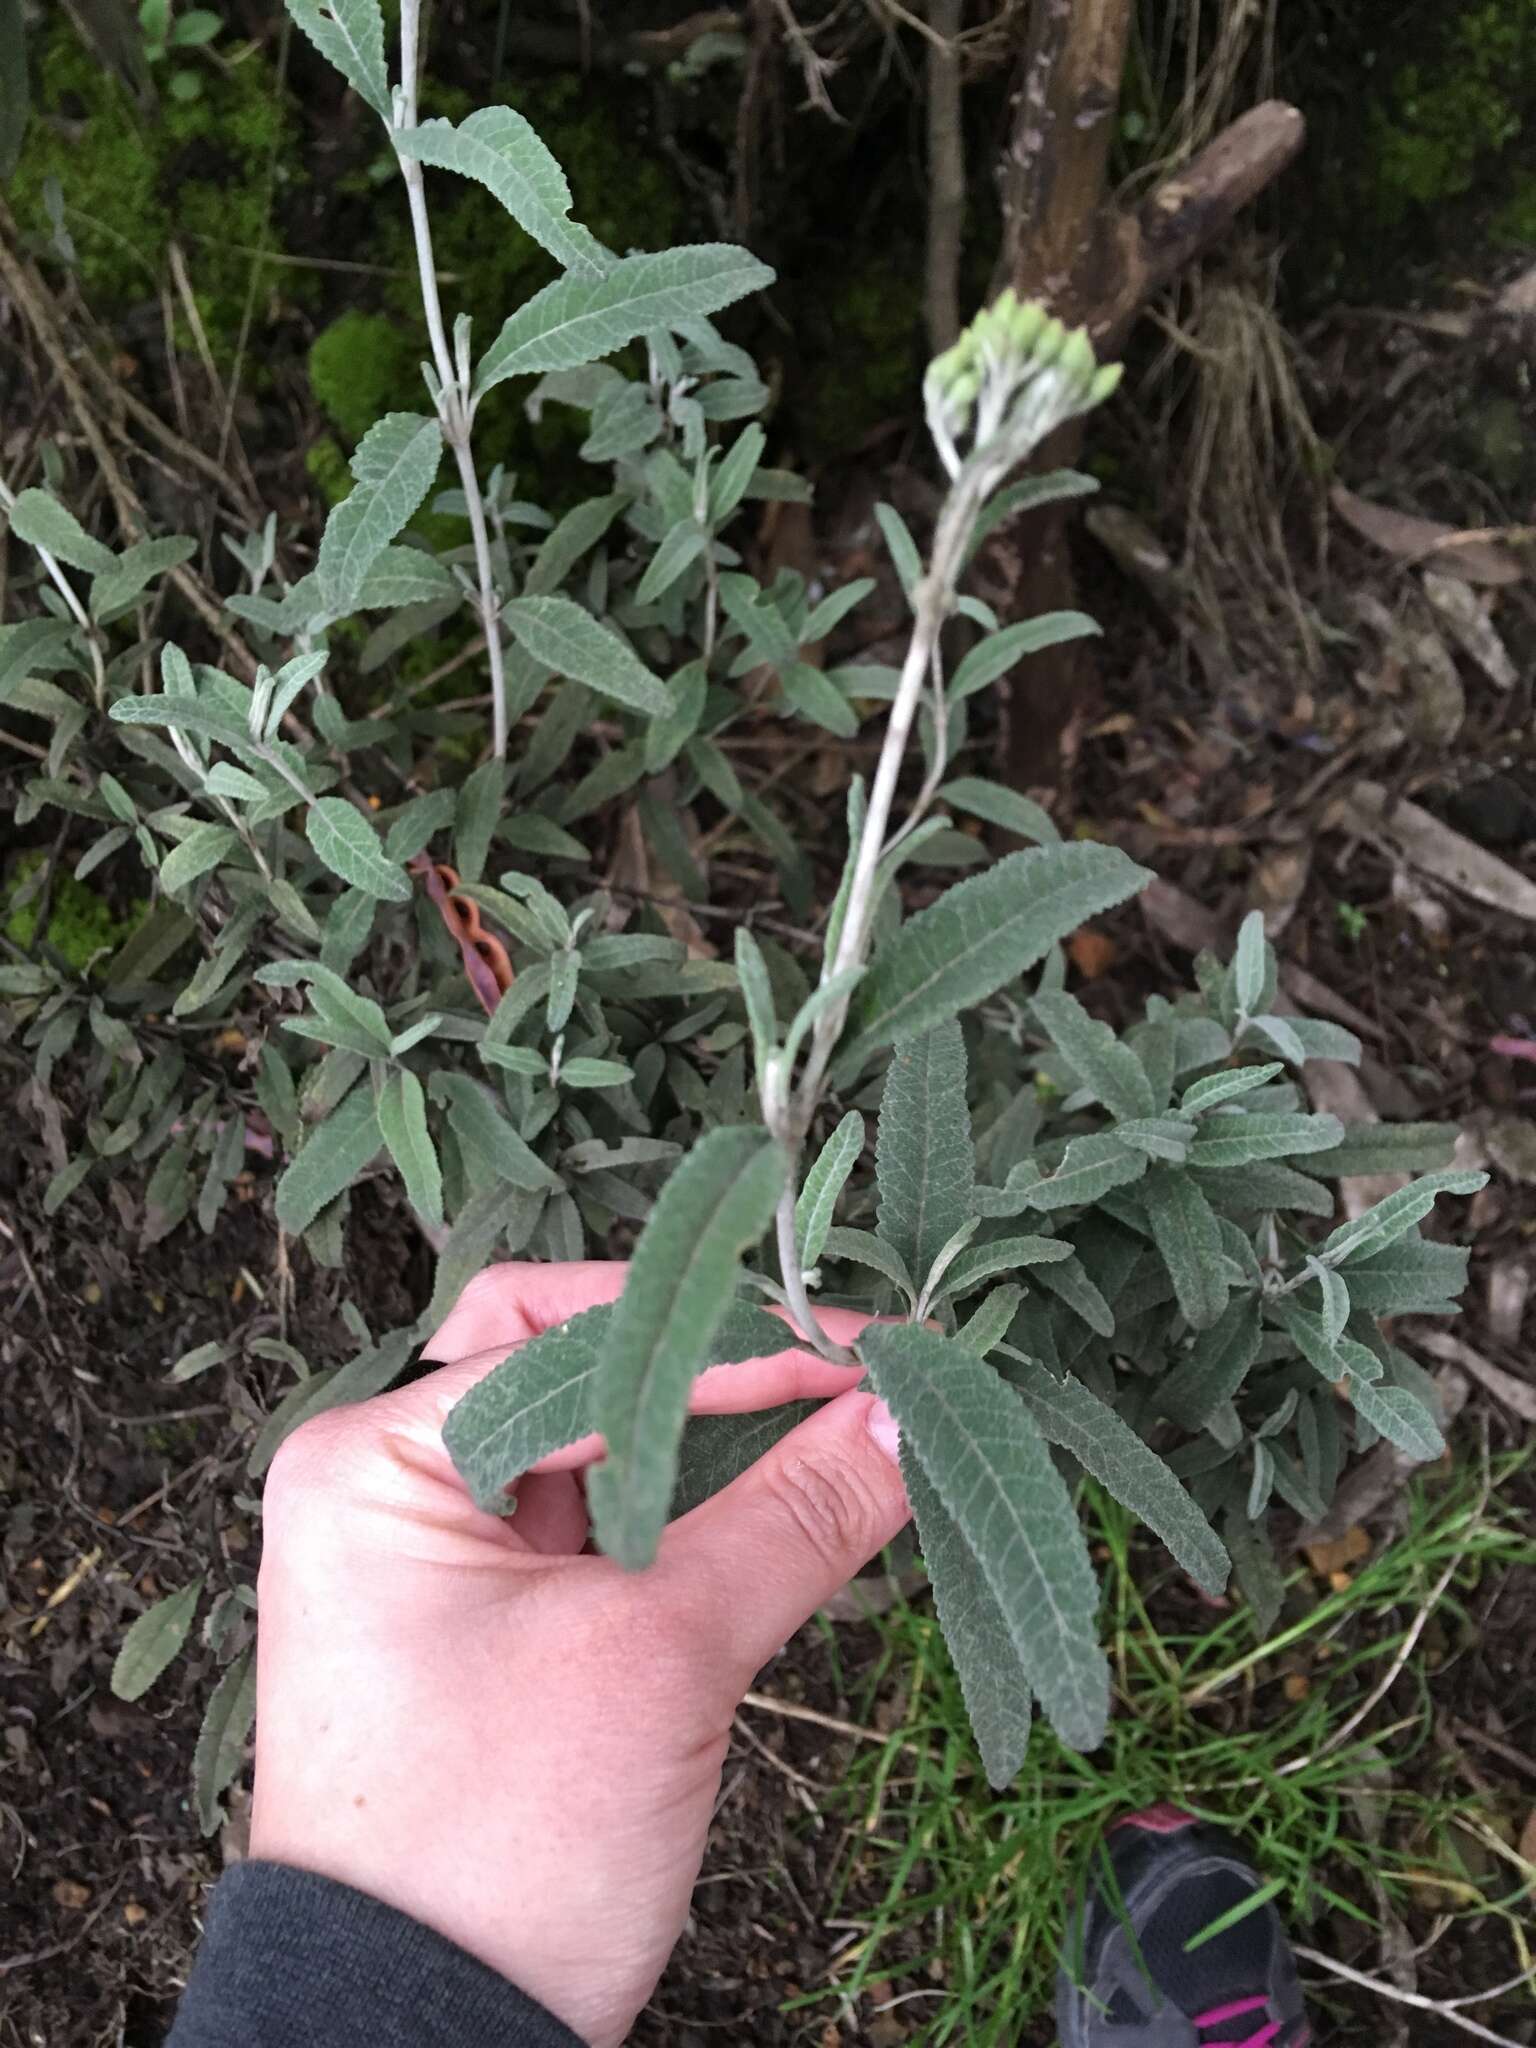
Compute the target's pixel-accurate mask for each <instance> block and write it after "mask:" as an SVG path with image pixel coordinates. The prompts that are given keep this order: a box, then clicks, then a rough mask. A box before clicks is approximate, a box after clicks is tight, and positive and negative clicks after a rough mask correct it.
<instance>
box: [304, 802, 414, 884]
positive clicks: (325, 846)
mask: <svg viewBox="0 0 1536 2048" xmlns="http://www.w3.org/2000/svg"><path fill="white" fill-rule="evenodd" d="M308 833H309V844H310V848H311V850H312V851H313V853H314V854H315V857H316V858H317V859H318V860H321V861H323V862H324V863H325V865H326V866H327V867H328V868H329V869H330V871H331V873H332V874H333V875H340V877H341V879H342V880H343V881H344V882H347V883H350V884H351V886H352V887H353V888H354V889H361V890H363V891H364V892H365V893H366V894H367V895H369V896H377V897H380V898H382V899H383V900H384V901H385V902H388V903H409V902H410V900H411V883H410V877H409V876H408V875H407V874H406V873H405V871H404V869H403V868H398V867H396V866H395V864H394V862H393V861H391V860H387V859H386V858H385V855H384V849H383V847H382V846H381V845H380V844H379V835H378V833H377V832H376V831H375V830H374V828H373V826H372V825H371V824H370V823H369V822H368V820H367V819H366V818H365V817H364V816H363V814H362V812H361V811H359V810H355V809H354V808H353V806H352V805H351V804H349V803H348V802H347V800H346V798H345V797H339V796H323V797H320V798H319V799H318V800H317V801H316V802H315V803H314V804H312V805H311V806H310V811H309V822H308Z"/></svg>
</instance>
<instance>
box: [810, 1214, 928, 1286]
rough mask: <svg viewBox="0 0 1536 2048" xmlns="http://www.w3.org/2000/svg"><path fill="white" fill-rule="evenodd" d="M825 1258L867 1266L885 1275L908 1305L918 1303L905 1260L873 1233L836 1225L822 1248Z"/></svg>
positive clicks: (828, 1234) (828, 1233) (829, 1232)
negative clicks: (847, 1260)
mask: <svg viewBox="0 0 1536 2048" xmlns="http://www.w3.org/2000/svg"><path fill="white" fill-rule="evenodd" d="M822 1256H823V1257H824V1258H828V1259H851V1260H852V1261H853V1262H854V1264H855V1265H858V1266H868V1267H870V1268H871V1270H872V1271H874V1272H876V1273H880V1274H882V1275H883V1276H884V1277H885V1278H886V1279H887V1280H889V1281H890V1283H891V1285H892V1286H893V1287H894V1288H895V1289H896V1290H897V1292H898V1293H900V1294H902V1295H904V1296H905V1297H906V1300H907V1302H908V1305H909V1306H910V1305H911V1304H913V1303H915V1302H916V1300H917V1289H916V1288H915V1287H914V1286H913V1284H912V1275H911V1274H910V1273H909V1272H908V1271H907V1265H906V1261H905V1260H904V1259H903V1258H902V1256H901V1254H900V1253H899V1252H897V1251H893V1250H892V1248H891V1246H890V1245H888V1244H887V1243H886V1242H885V1240H884V1238H880V1237H876V1236H875V1234H874V1232H873V1231H870V1230H848V1229H845V1228H844V1227H843V1226H842V1225H837V1226H835V1227H834V1228H832V1229H830V1230H829V1231H828V1232H827V1236H826V1242H825V1243H824V1245H823V1246H822Z"/></svg>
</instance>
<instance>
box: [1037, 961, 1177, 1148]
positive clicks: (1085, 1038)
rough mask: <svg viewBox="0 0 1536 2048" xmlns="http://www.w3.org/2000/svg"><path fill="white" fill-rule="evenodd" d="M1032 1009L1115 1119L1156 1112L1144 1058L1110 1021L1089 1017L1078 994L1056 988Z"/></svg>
mask: <svg viewBox="0 0 1536 2048" xmlns="http://www.w3.org/2000/svg"><path fill="white" fill-rule="evenodd" d="M1030 1008H1031V1010H1032V1011H1033V1012H1034V1015H1035V1017H1036V1019H1037V1020H1038V1022H1039V1024H1040V1027H1041V1029H1042V1030H1043V1031H1044V1032H1045V1033H1046V1035H1047V1037H1048V1038H1049V1039H1050V1041H1051V1043H1052V1044H1053V1045H1054V1046H1055V1048H1056V1050H1057V1051H1058V1052H1059V1053H1060V1054H1061V1056H1062V1058H1063V1059H1064V1060H1065V1061H1066V1063H1067V1065H1068V1066H1069V1067H1070V1068H1071V1069H1072V1071H1073V1073H1074V1074H1076V1076H1077V1078H1078V1080H1079V1081H1081V1083H1082V1084H1083V1086H1084V1087H1085V1088H1086V1089H1087V1090H1088V1091H1089V1093H1090V1094H1091V1095H1092V1097H1093V1100H1094V1101H1095V1102H1102V1103H1103V1105H1104V1107H1105V1108H1106V1109H1107V1110H1109V1112H1110V1114H1111V1115H1112V1116H1115V1117H1132V1118H1142V1117H1151V1116H1153V1115H1154V1114H1155V1113H1156V1105H1155V1104H1154V1102H1153V1100H1152V1087H1151V1083H1150V1082H1149V1081H1148V1079H1147V1076H1146V1071H1145V1069H1144V1068H1143V1067H1142V1064H1141V1061H1140V1060H1139V1059H1137V1057H1136V1055H1135V1053H1133V1052H1132V1051H1131V1049H1130V1047H1129V1046H1128V1045H1122V1044H1121V1043H1120V1041H1119V1039H1118V1038H1116V1036H1115V1034H1114V1032H1113V1031H1111V1030H1110V1028H1109V1026H1108V1025H1107V1024H1104V1023H1101V1022H1100V1021H1099V1019H1098V1018H1097V1017H1091V1016H1090V1015H1089V1014H1088V1012H1087V1011H1086V1010H1085V1009H1084V1008H1083V1006H1082V1004H1081V1003H1080V1002H1079V1001H1078V1000H1077V998H1076V996H1070V995H1068V994H1067V993H1066V992H1065V991H1064V990H1056V991H1054V992H1052V993H1048V994H1043V995H1037V996H1036V997H1035V998H1034V1001H1033V1002H1032V1003H1031V1004H1030Z"/></svg>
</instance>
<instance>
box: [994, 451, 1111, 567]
mask: <svg viewBox="0 0 1536 2048" xmlns="http://www.w3.org/2000/svg"><path fill="white" fill-rule="evenodd" d="M1098 488H1099V480H1098V478H1097V477H1096V476H1085V475H1084V474H1083V472H1082V471H1081V470H1079V469H1050V470H1046V471H1045V472H1044V474H1043V475H1040V476H1027V477H1023V478H1021V479H1020V481H1019V482H1018V483H1016V484H1006V485H1004V487H1003V489H1002V490H1000V491H998V492H997V493H996V494H995V495H994V496H993V497H991V498H989V499H988V500H987V502H986V504H985V505H983V507H982V508H981V511H980V512H979V513H978V514H977V516H976V525H975V527H974V529H973V530H972V533H971V539H970V545H969V547H968V549H967V550H966V558H967V560H970V559H971V558H972V557H974V555H975V553H976V551H977V549H978V548H979V547H980V546H981V544H982V542H983V541H984V540H985V539H987V537H988V535H989V534H993V533H995V532H996V531H997V529H998V527H1000V526H1003V525H1005V524H1006V523H1007V522H1008V521H1009V520H1010V519H1017V518H1018V516H1019V515H1020V513H1022V512H1032V511H1033V510H1034V509H1035V507H1036V506H1038V505H1054V504H1056V503H1058V502H1059V501H1060V500H1061V499H1063V498H1083V497H1090V496H1091V495H1092V494H1093V493H1094V492H1095V491H1096V490H1098Z"/></svg>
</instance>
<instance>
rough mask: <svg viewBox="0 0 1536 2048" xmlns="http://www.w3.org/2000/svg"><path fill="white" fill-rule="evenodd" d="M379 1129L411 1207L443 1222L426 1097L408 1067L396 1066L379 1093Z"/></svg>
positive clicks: (432, 1222) (440, 1182) (428, 1220)
mask: <svg viewBox="0 0 1536 2048" xmlns="http://www.w3.org/2000/svg"><path fill="white" fill-rule="evenodd" d="M378 1117H379V1129H380V1131H381V1132H382V1133H383V1135H384V1143H385V1146H386V1147H387V1149H388V1151H389V1156H390V1158H391V1159H393V1160H394V1162H395V1164H396V1166H397V1167H399V1169H400V1178H401V1179H402V1180H403V1181H404V1182H405V1192H406V1196H407V1198H408V1199H409V1201H410V1204H411V1207H412V1208H413V1209H414V1210H415V1211H416V1213H417V1214H418V1215H419V1216H420V1217H421V1218H422V1219H423V1221H424V1222H426V1223H429V1224H430V1225H431V1226H432V1227H433V1228H434V1229H441V1227H442V1222H443V1175H442V1168H441V1167H440V1166H439V1165H438V1162H437V1151H436V1148H435V1147H434V1146H433V1143H432V1134H431V1132H430V1131H429V1130H428V1129H427V1098H426V1093H425V1091H424V1090H423V1088H422V1085H421V1083H420V1081H419V1080H418V1079H417V1078H416V1076H415V1075H414V1074H413V1073H412V1072H411V1071H410V1069H409V1068H408V1067H397V1068H396V1069H395V1070H394V1072H393V1073H392V1074H390V1075H389V1076H388V1078H387V1079H386V1081H385V1083H384V1086H383V1088H382V1090H381V1091H380V1093H379V1103H378Z"/></svg>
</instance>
